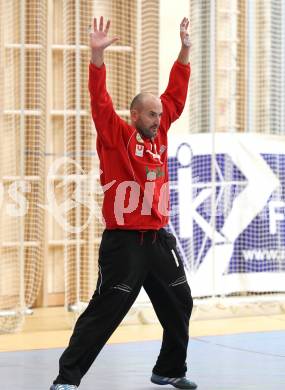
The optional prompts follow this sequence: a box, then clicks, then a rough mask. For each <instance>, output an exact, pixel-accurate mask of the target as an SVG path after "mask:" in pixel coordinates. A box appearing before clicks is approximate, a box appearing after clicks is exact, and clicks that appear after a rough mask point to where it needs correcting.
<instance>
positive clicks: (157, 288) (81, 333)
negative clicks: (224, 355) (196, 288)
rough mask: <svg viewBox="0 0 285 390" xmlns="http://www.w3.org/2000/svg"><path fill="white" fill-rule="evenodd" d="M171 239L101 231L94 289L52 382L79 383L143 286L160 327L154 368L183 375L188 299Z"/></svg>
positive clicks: (162, 233) (164, 234)
mask: <svg viewBox="0 0 285 390" xmlns="http://www.w3.org/2000/svg"><path fill="white" fill-rule="evenodd" d="M174 249H175V238H174V237H173V236H172V235H171V234H169V233H167V232H166V231H165V230H164V229H160V230H159V231H153V230H148V231H134V230H130V231H129V230H105V231H104V233H103V237H102V242H101V246H100V249H99V275H98V282H97V287H96V290H95V293H94V295H93V297H92V299H91V301H90V302H89V305H88V307H87V309H86V310H85V311H84V312H83V313H82V315H81V316H80V317H79V318H78V320H77V322H76V325H75V328H74V332H73V334H72V336H71V339H70V342H69V346H68V347H67V349H66V350H65V351H64V353H63V354H62V356H61V358H60V360H59V375H58V377H57V378H56V380H55V381H54V383H55V384H56V383H66V384H73V385H76V386H79V384H80V381H81V378H82V377H83V375H84V374H85V373H86V372H87V370H88V369H89V368H90V366H91V364H92V363H93V361H94V360H95V358H96V356H97V355H98V353H99V352H100V350H101V349H102V348H103V346H104V345H105V343H106V342H107V340H108V339H109V337H110V336H111V335H112V333H113V332H114V330H115V329H116V328H117V327H118V325H119V324H120V322H121V321H122V320H123V318H124V316H125V315H126V314H127V312H128V311H129V309H130V307H131V306H132V304H133V303H134V301H135V299H136V297H137V296H138V294H139V291H140V289H141V287H142V286H143V287H144V288H145V290H146V292H147V294H148V296H149V298H150V300H151V302H152V305H153V307H154V310H155V312H156V314H157V316H158V318H159V321H160V323H161V325H162V327H163V329H164V332H163V341H162V346H161V350H160V354H159V356H158V359H157V362H156V364H155V366H154V368H153V372H154V373H155V374H158V375H162V376H167V377H180V376H184V375H185V372H186V363H185V361H186V353H187V345H188V326H189V319H190V315H191V311H192V305H193V302H192V297H191V291H190V288H189V285H188V283H187V281H186V276H185V272H184V268H183V265H182V263H181V260H180V258H179V256H178V255H177V251H176V256H175V254H174V255H173V250H174Z"/></svg>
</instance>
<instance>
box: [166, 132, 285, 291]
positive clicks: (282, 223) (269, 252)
mask: <svg viewBox="0 0 285 390" xmlns="http://www.w3.org/2000/svg"><path fill="white" fill-rule="evenodd" d="M168 155H169V173H170V183H171V184H170V195H171V208H172V215H171V219H170V224H169V230H170V231H171V232H172V233H174V234H175V235H176V238H177V240H178V247H179V250H180V254H181V256H182V258H183V260H184V263H185V266H186V268H187V274H188V276H189V282H190V286H191V289H192V294H193V296H194V297H198V296H209V295H210V296H211V295H217V294H228V293H232V292H242V291H252V292H267V291H268V292H271V291H272V292H276V291H285V137H281V136H272V135H260V134H223V133H218V134H217V133H216V134H214V135H211V134H194V135H184V136H177V135H175V134H174V133H170V137H169V145H168Z"/></svg>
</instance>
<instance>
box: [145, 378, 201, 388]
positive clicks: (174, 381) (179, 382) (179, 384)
mask: <svg viewBox="0 0 285 390" xmlns="http://www.w3.org/2000/svg"><path fill="white" fill-rule="evenodd" d="M150 380H151V382H152V383H155V384H156V385H172V386H174V387H176V388H177V389H196V388H197V385H196V383H194V382H191V381H189V379H187V378H186V377H185V376H183V377H181V378H168V377H166V376H160V375H156V374H152V376H151V378H150Z"/></svg>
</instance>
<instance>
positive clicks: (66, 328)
mask: <svg viewBox="0 0 285 390" xmlns="http://www.w3.org/2000/svg"><path fill="white" fill-rule="evenodd" d="M74 321H75V315H74V314H73V313H68V312H66V311H65V309H64V308H62V307H56V308H48V309H36V310H34V313H33V315H31V316H28V317H27V318H26V321H25V325H24V329H23V331H21V332H20V333H17V334H2V335H0V351H1V352H3V351H22V350H32V349H46V348H63V347H65V346H66V345H67V343H68V340H69V338H70V335H71V329H72V326H73V324H74ZM273 330H285V313H284V314H274V315H258V316H255V317H250V316H247V317H238V318H236V317H235V318H223V319H212V320H195V318H194V319H193V320H192V321H191V325H190V336H191V337H201V336H214V335H225V334H234V333H243V332H265V331H273ZM161 335H162V330H161V327H160V325H159V324H143V325H133V324H125V325H121V326H120V327H119V328H118V329H117V330H116V332H115V333H114V334H113V336H112V337H111V339H110V340H109V342H110V343H122V342H132V341H143V340H158V339H160V338H161Z"/></svg>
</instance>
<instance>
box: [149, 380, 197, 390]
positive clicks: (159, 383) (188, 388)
mask: <svg viewBox="0 0 285 390" xmlns="http://www.w3.org/2000/svg"><path fill="white" fill-rule="evenodd" d="M150 381H151V382H152V383H154V384H156V385H160V386H166V385H171V386H173V387H175V388H176V389H181V390H183V389H184V390H191V389H193V390H194V389H197V387H198V386H195V387H194V386H193V387H178V386H176V385H175V384H174V383H171V382H167V383H165V382H159V381H155V380H153V379H150Z"/></svg>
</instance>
